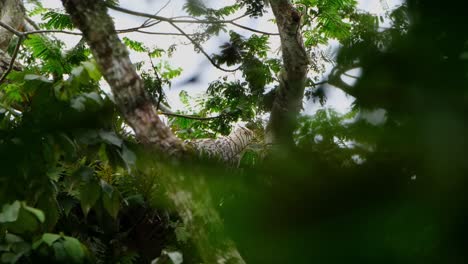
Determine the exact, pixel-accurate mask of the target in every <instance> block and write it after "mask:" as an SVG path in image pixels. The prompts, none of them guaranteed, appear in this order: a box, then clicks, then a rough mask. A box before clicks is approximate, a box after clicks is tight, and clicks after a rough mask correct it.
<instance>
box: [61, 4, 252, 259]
mask: <svg viewBox="0 0 468 264" xmlns="http://www.w3.org/2000/svg"><path fill="white" fill-rule="evenodd" d="M62 3H63V5H64V6H65V9H66V10H67V12H68V13H69V14H70V16H71V18H72V20H73V23H74V24H75V25H76V26H77V27H78V28H79V29H80V30H81V31H82V32H83V36H84V38H85V40H86V41H87V43H88V45H89V46H90V48H91V51H92V52H93V55H94V58H95V59H96V61H97V64H98V66H99V68H100V70H101V72H102V74H103V76H104V78H105V79H106V81H107V82H108V83H109V85H110V87H111V89H112V93H113V95H114V98H115V103H116V105H117V106H118V107H119V108H120V111H121V113H122V115H123V116H124V118H125V119H126V121H127V122H128V123H129V124H130V125H131V126H132V127H133V129H134V130H135V134H136V136H137V137H138V139H139V140H140V141H141V142H142V143H143V144H145V145H147V146H150V147H153V148H156V149H157V150H159V151H163V152H164V153H166V154H168V155H169V156H180V154H181V153H184V152H185V151H184V145H183V144H182V142H181V141H180V140H179V139H178V138H176V137H175V136H174V135H173V134H172V132H171V131H170V129H169V128H168V127H166V126H165V125H164V124H163V123H162V122H161V120H160V119H159V117H158V115H157V113H156V112H155V111H154V106H153V104H152V100H151V98H150V97H149V95H148V94H147V93H146V91H145V90H144V86H143V81H142V80H141V78H140V77H139V76H138V74H137V72H136V70H135V68H134V67H133V65H132V63H131V61H130V58H129V56H128V51H127V49H126V47H125V46H124V44H123V43H122V42H121V41H120V40H119V38H118V36H117V33H116V31H115V27H114V23H113V22H112V18H111V17H110V16H109V15H108V13H107V8H106V6H105V4H104V1H96V0H62ZM159 180H160V184H161V185H162V187H163V188H164V189H165V190H166V197H167V198H168V199H169V200H170V201H171V203H172V205H173V206H174V208H175V209H176V211H177V212H178V214H179V215H180V217H181V218H182V220H183V222H184V224H185V227H186V229H187V230H188V231H189V233H190V234H191V239H192V242H193V243H194V244H195V245H196V247H197V249H198V252H199V254H200V256H201V257H202V259H203V261H204V262H205V263H244V261H243V259H242V257H241V256H240V254H239V252H238V251H237V249H236V247H235V245H234V243H233V242H232V241H231V240H229V239H227V238H226V237H225V236H224V234H223V224H222V220H221V219H220V217H219V215H218V213H217V211H216V210H215V208H214V207H213V205H212V203H211V198H210V194H209V192H208V188H207V184H206V182H205V181H204V179H203V177H197V178H194V177H189V176H187V175H184V174H182V175H175V174H171V175H165V174H164V173H163V174H162V175H161V177H160V178H159Z"/></svg>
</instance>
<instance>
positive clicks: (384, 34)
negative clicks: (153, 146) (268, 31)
mask: <svg viewBox="0 0 468 264" xmlns="http://www.w3.org/2000/svg"><path fill="white" fill-rule="evenodd" d="M33 2H34V1H33ZM237 3H238V4H236V5H234V6H228V7H225V8H223V9H221V10H213V9H209V8H207V7H206V6H204V5H203V4H202V2H201V1H188V3H187V5H186V9H187V12H188V13H189V14H190V15H193V16H199V17H200V18H201V19H222V18H223V17H224V16H227V15H229V14H231V13H232V12H234V11H237V10H241V9H240V8H241V7H245V9H246V10H247V11H248V12H249V13H248V14H249V15H251V16H259V15H262V14H263V12H265V10H267V8H268V5H266V2H265V1H238V2H237ZM296 4H297V8H298V9H301V8H302V9H304V10H301V11H302V16H303V17H302V19H303V20H304V21H303V24H302V25H303V32H304V33H303V34H304V39H305V48H306V49H307V51H308V52H309V53H310V54H312V55H313V56H312V60H313V63H312V68H313V71H314V72H313V73H309V74H308V76H307V78H308V79H307V82H306V83H307V87H306V92H305V94H306V95H309V96H310V99H314V100H315V101H316V102H317V103H318V102H325V101H326V99H327V98H326V94H327V89H342V90H343V91H345V92H346V93H348V94H350V95H352V96H354V97H355V102H354V107H353V109H352V111H350V113H347V114H340V113H337V112H336V111H334V110H333V109H328V108H322V109H320V110H318V111H317V112H316V113H315V114H314V115H313V116H301V117H300V118H299V122H298V123H299V124H298V126H297V128H296V130H295V133H294V138H293V139H294V143H295V145H294V146H288V147H287V148H280V149H273V150H270V149H269V148H267V147H265V146H264V145H263V144H262V142H261V139H262V136H263V135H262V133H263V127H262V125H261V124H259V123H261V122H260V121H258V119H257V118H258V117H259V116H261V115H262V114H264V113H265V112H269V110H271V104H272V101H271V96H272V94H274V93H275V91H277V88H275V87H279V85H280V82H281V80H280V79H278V77H277V76H278V74H281V70H280V69H281V60H279V59H278V58H277V57H274V56H272V55H271V54H270V53H269V51H268V49H269V45H268V38H269V37H267V35H255V34H254V35H252V36H249V37H243V36H241V35H239V34H238V33H236V32H234V31H232V32H230V33H229V36H230V42H229V43H226V44H225V45H223V46H221V47H220V50H221V52H220V54H217V55H215V56H213V61H214V62H216V63H217V64H218V66H219V65H221V66H232V65H239V66H240V68H239V69H240V71H242V76H243V79H242V80H230V79H228V78H227V77H226V78H224V79H223V78H221V79H220V80H217V81H214V82H213V83H211V84H210V85H209V87H208V90H207V93H208V97H206V98H205V99H204V100H203V101H202V102H203V104H202V106H203V107H202V109H201V110H200V109H199V110H194V111H192V112H191V111H187V113H186V114H197V115H199V116H204V117H206V116H208V115H210V114H213V113H217V114H221V116H222V117H223V118H215V119H210V120H193V119H187V118H184V117H171V118H170V120H169V123H170V126H171V128H172V129H173V130H174V131H175V132H176V134H177V135H178V136H180V138H183V139H192V138H205V137H210V136H214V135H219V134H228V133H229V131H230V129H231V125H232V124H233V123H234V122H237V121H239V120H242V121H251V122H252V123H255V128H254V130H255V132H256V134H257V136H258V138H259V139H260V141H259V142H256V144H252V145H251V146H249V148H248V149H247V150H246V151H245V152H244V155H243V157H242V158H241V161H240V168H233V167H232V166H224V165H222V164H218V163H216V162H214V161H212V160H208V161H206V160H203V159H200V160H190V161H182V162H181V161H174V160H168V159H167V158H166V157H163V156H162V155H161V154H160V153H156V154H155V153H154V152H151V151H148V150H147V149H145V148H142V147H141V146H140V145H139V144H138V142H137V140H136V139H135V136H134V134H133V133H130V132H129V131H130V129H129V128H128V127H127V125H126V124H125V122H124V120H123V118H122V117H121V115H120V113H119V112H118V111H117V109H116V107H115V105H114V103H113V101H112V97H111V96H109V95H108V94H106V93H105V92H103V91H102V89H101V87H100V86H101V85H100V80H101V73H100V71H99V70H98V68H97V66H96V63H95V62H94V60H93V59H92V56H91V54H90V51H89V50H88V47H87V46H86V45H85V43H84V42H83V41H81V42H80V43H78V45H76V46H75V47H73V48H72V49H70V50H65V51H64V48H63V43H61V42H60V41H58V40H56V39H54V38H53V37H48V36H43V35H31V36H30V37H29V38H28V39H26V40H25V42H24V43H23V44H24V45H23V46H24V49H23V50H22V52H21V53H20V59H21V61H22V63H23V65H24V68H23V69H22V70H21V71H13V72H11V73H10V74H9V75H8V77H7V80H6V81H4V82H3V83H1V86H0V89H1V101H0V167H1V168H2V170H1V173H0V204H1V205H2V208H1V212H0V224H1V225H0V231H1V233H0V251H1V259H0V261H1V262H4V263H41V262H47V263H54V262H56V263H150V262H151V261H153V263H182V261H183V262H184V263H200V262H202V261H203V256H204V252H203V250H206V249H208V248H210V247H209V245H202V246H206V247H195V246H194V245H193V244H192V243H190V240H191V239H193V237H192V236H194V234H196V235H199V236H203V235H207V236H209V235H212V234H216V235H217V234H219V233H220V232H218V231H219V230H214V229H216V228H218V226H214V227H212V228H213V230H210V231H212V233H210V234H199V233H197V232H198V230H190V229H189V228H188V226H187V225H186V223H184V221H183V220H182V219H183V216H182V217H181V215H180V212H179V211H176V210H175V209H174V208H173V207H172V206H171V203H170V201H168V200H167V197H165V196H164V193H165V192H167V191H168V190H165V189H164V188H163V187H164V186H162V185H161V179H171V178H177V179H182V180H181V181H180V182H182V183H183V184H185V185H186V186H189V187H193V186H205V185H197V184H196V182H197V181H207V182H208V185H206V186H205V187H206V189H203V188H202V189H196V190H194V191H193V193H189V194H193V196H191V195H189V194H188V193H184V192H179V193H178V195H179V197H178V199H179V200H187V201H190V202H193V204H194V208H195V213H196V214H194V215H191V216H193V219H195V221H204V219H205V218H204V217H207V218H208V217H217V216H216V215H215V216H212V215H210V214H211V213H212V211H211V209H210V208H206V207H205V206H204V205H205V204H213V205H215V206H216V207H215V208H216V209H217V210H218V211H219V212H220V215H221V218H222V221H223V222H224V224H225V230H223V232H224V233H226V234H228V235H229V236H230V237H232V238H233V241H235V242H236V245H237V247H238V249H239V252H240V253H241V255H242V256H243V258H244V259H245V261H246V262H249V263H292V262H294V263H310V262H321V263H322V262H324V263H343V262H345V261H346V262H351V263H353V262H355V263H415V262H423V263H441V262H447V263H464V260H465V259H466V258H465V257H466V253H465V247H464V246H465V245H466V242H467V241H466V235H465V231H466V229H467V227H466V223H465V219H466V213H465V212H466V194H465V193H466V190H465V186H466V179H465V174H466V172H467V166H466V161H465V157H466V154H467V153H466V149H467V146H466V140H465V139H464V137H465V136H464V135H466V133H467V132H468V131H466V125H465V124H466V120H465V119H466V113H467V101H466V98H467V91H466V86H467V84H468V79H467V78H468V77H467V74H466V73H467V71H468V64H467V56H466V55H467V54H468V50H467V48H468V47H467V45H466V43H467V40H468V32H467V31H466V30H465V29H459V28H455V27H454V25H462V23H463V22H464V16H463V15H464V14H463V10H464V9H463V3H462V2H461V1H455V2H454V3H453V4H451V5H440V3H433V2H432V1H424V3H421V2H420V1H412V0H409V1H408V3H407V4H406V5H403V6H401V7H399V8H397V9H396V10H393V11H392V12H389V13H388V17H387V18H385V19H389V20H390V21H391V22H392V24H391V27H390V28H385V29H382V28H381V27H380V26H379V23H380V21H379V18H377V17H374V16H371V15H369V14H366V13H362V12H358V11H357V10H356V9H355V2H354V1H296ZM32 12H36V13H39V14H42V16H43V19H44V21H45V22H44V24H43V25H41V27H43V28H46V29H70V28H73V25H72V23H71V21H70V19H69V17H68V15H67V14H65V13H61V12H58V11H53V10H46V9H41V6H40V4H37V5H36V8H35V9H34V10H33V11H32ZM382 19H384V18H382ZM221 26H222V24H216V23H214V24H209V23H207V24H206V25H203V27H202V29H201V33H199V35H196V36H197V41H200V42H202V41H204V40H206V39H207V38H208V36H209V34H215V33H218V31H221V30H222V28H220V27H221ZM330 39H337V40H339V41H340V43H341V44H342V47H341V49H340V52H339V54H338V56H337V58H336V62H335V63H336V65H335V66H334V69H333V71H332V73H331V74H330V75H329V76H327V77H326V78H325V80H326V81H328V82H329V83H330V84H333V85H335V86H336V87H335V88H333V87H331V86H325V85H323V84H322V85H320V84H316V82H318V81H322V80H321V74H322V73H323V72H324V70H325V66H326V60H323V59H320V56H321V55H320V54H322V53H321V52H320V49H319V48H320V46H319V45H320V44H324V43H327V41H329V40H330ZM123 41H124V42H125V44H126V45H127V46H128V47H129V48H130V49H133V50H135V51H137V52H143V53H147V54H148V55H149V57H151V58H152V59H160V58H161V57H160V56H161V54H162V53H166V52H167V53H170V52H173V51H171V50H167V51H165V50H160V49H158V48H155V49H153V48H149V47H145V46H144V44H143V43H139V42H137V41H134V40H131V39H123ZM13 42H14V41H13ZM11 45H12V46H13V47H14V43H12V44H11ZM196 48H197V47H196ZM10 52H11V55H13V50H12V49H10ZM314 56H315V57H314ZM328 59H330V60H333V58H328ZM321 61H322V62H321ZM137 66H138V65H137ZM355 68H360V69H361V70H362V75H361V76H359V78H358V80H357V82H356V83H355V84H354V85H350V84H349V83H346V82H344V81H343V79H342V77H343V76H342V74H343V73H346V72H347V71H349V70H351V69H355ZM140 73H141V75H142V77H143V79H144V81H145V84H146V89H147V91H148V92H149V93H150V94H151V95H152V96H153V97H154V98H155V101H156V102H158V101H159V103H161V102H163V103H164V96H163V94H162V91H163V89H162V88H163V87H164V86H165V85H166V86H167V85H169V84H170V82H171V79H173V78H175V77H176V76H178V74H180V69H174V68H172V67H170V66H168V65H166V64H164V63H162V62H161V63H157V64H153V65H151V66H150V67H147V68H144V67H143V66H142V68H140ZM182 97H183V100H184V101H185V103H186V104H187V106H190V103H191V101H190V100H191V99H190V96H189V95H188V94H182ZM375 112H380V113H385V118H382V119H381V120H380V121H379V122H371V121H372V120H371V118H370V117H369V116H370V115H372V113H375ZM187 188H188V187H187ZM209 192H211V194H212V196H211V197H210V196H208V195H205V194H207V193H209ZM189 213H190V211H188V212H187V214H189ZM214 240H222V238H218V237H215V238H214Z"/></svg>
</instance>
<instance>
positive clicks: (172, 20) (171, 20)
mask: <svg viewBox="0 0 468 264" xmlns="http://www.w3.org/2000/svg"><path fill="white" fill-rule="evenodd" d="M108 8H110V9H114V10H116V11H120V12H122V13H126V14H129V15H134V16H141V17H147V18H152V19H156V20H160V21H163V22H167V23H190V24H231V25H234V26H236V27H240V28H242V29H245V30H249V31H252V32H255V33H259V34H264V35H271V36H279V33H270V32H264V31H260V30H257V29H254V28H250V27H247V26H243V25H240V24H238V23H236V22H235V21H236V20H238V19H240V18H242V17H244V16H240V17H237V18H234V19H230V20H207V19H195V18H192V19H175V18H168V17H163V16H158V15H152V14H148V13H143V12H138V11H133V10H130V9H126V8H122V7H119V6H112V5H108Z"/></svg>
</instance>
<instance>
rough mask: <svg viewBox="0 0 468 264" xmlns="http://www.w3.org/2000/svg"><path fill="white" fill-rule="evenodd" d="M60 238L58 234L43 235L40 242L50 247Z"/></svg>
mask: <svg viewBox="0 0 468 264" xmlns="http://www.w3.org/2000/svg"><path fill="white" fill-rule="evenodd" d="M61 237H62V236H61V235H58V234H52V233H45V234H43V235H42V241H44V243H46V244H47V245H49V246H52V244H53V243H54V242H55V241H57V240H58V239H59V238H61Z"/></svg>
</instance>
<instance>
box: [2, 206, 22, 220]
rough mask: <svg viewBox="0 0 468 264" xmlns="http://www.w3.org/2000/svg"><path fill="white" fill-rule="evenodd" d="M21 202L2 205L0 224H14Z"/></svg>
mask: <svg viewBox="0 0 468 264" xmlns="http://www.w3.org/2000/svg"><path fill="white" fill-rule="evenodd" d="M20 208H21V202H20V201H15V202H13V203H12V204H11V205H10V204H5V205H3V208H2V212H1V213H0V223H8V222H14V221H16V220H17V219H18V215H19V211H20Z"/></svg>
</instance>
